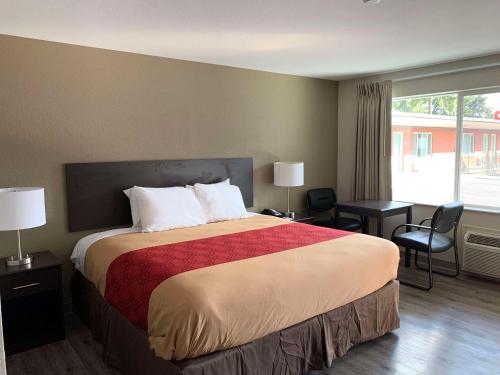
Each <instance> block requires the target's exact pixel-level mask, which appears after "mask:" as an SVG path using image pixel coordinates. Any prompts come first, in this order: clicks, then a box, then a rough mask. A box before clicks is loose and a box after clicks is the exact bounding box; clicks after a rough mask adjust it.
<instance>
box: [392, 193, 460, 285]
mask: <svg viewBox="0 0 500 375" xmlns="http://www.w3.org/2000/svg"><path fill="white" fill-rule="evenodd" d="M463 210H464V205H463V203H462V202H452V203H448V204H445V205H443V206H440V207H438V209H437V210H436V212H435V213H434V215H433V216H432V217H429V218H427V219H424V220H422V221H421V222H420V223H419V224H418V225H416V224H402V225H399V226H397V227H396V228H394V230H393V231H392V235H391V240H392V242H394V243H395V244H396V245H398V246H402V247H406V248H409V249H414V250H415V266H416V267H417V268H418V269H420V270H424V271H427V272H428V273H429V285H428V286H427V287H423V286H419V285H415V284H411V283H406V282H402V281H401V280H400V282H401V284H405V285H409V286H413V287H415V288H418V289H422V290H430V289H431V288H432V283H433V279H432V273H433V272H434V273H438V274H440V275H444V276H449V277H457V276H458V274H459V273H460V264H459V263H458V251H457V229H458V223H459V221H460V217H461V216H462V212H463ZM428 220H430V221H431V223H430V226H424V225H423V224H424V223H425V222H426V221H428ZM403 227H405V228H411V229H416V230H415V231H414V230H412V231H411V232H405V233H401V234H396V231H397V230H398V229H399V228H403ZM452 229H453V237H450V236H448V235H447V234H446V233H448V232H450V231H451V230H452ZM452 247H453V249H454V251H455V272H454V273H452V274H449V273H444V272H438V271H433V270H432V253H442V252H444V251H447V250H449V249H450V248H452ZM419 251H422V252H425V253H427V264H428V267H427V268H424V267H421V266H420V265H419V264H418V252H419Z"/></svg>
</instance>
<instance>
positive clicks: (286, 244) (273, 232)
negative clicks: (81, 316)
mask: <svg viewBox="0 0 500 375" xmlns="http://www.w3.org/2000/svg"><path fill="white" fill-rule="evenodd" d="M349 234H351V233H350V232H345V231H340V230H335V229H329V228H323V227H316V226H312V225H306V224H300V223H296V224H284V225H279V226H275V227H271V228H265V229H256V230H250V231H246V232H238V233H234V234H226V235H221V236H216V237H209V238H202V239H199V240H193V241H185V242H178V243H173V244H167V245H160V246H153V247H148V248H144V249H139V250H133V251H130V252H128V253H125V254H122V255H120V256H119V257H118V258H116V259H115V260H114V261H113V262H112V263H111V265H110V266H109V268H108V272H107V275H106V291H105V299H106V300H107V301H108V302H109V303H110V304H112V305H113V306H114V307H116V308H117V309H118V310H119V311H120V312H121V313H122V314H123V315H125V317H127V319H129V320H130V321H131V322H132V323H134V324H135V325H137V326H139V327H141V328H142V329H144V330H147V327H148V308H149V298H150V296H151V293H152V292H153V290H154V289H155V288H156V287H157V286H158V285H159V284H160V283H162V282H163V281H165V280H166V279H168V278H170V277H172V276H175V275H178V274H180V273H183V272H187V271H191V270H194V269H198V268H203V267H209V266H213V265H216V264H221V263H227V262H233V261H237V260H242V259H248V258H253V257H257V256H261V255H266V254H272V253H276V252H280V251H285V250H290V249H295V248H299V247H303V246H307V245H312V244H315V243H318V242H323V241H328V240H332V239H335V238H339V237H344V236H347V235H349Z"/></svg>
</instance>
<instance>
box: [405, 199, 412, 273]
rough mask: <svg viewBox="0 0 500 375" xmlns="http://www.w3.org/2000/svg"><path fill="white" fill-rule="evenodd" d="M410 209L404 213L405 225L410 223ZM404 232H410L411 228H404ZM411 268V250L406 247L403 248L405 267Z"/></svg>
mask: <svg viewBox="0 0 500 375" xmlns="http://www.w3.org/2000/svg"><path fill="white" fill-rule="evenodd" d="M412 220H413V219H412V208H411V207H408V210H407V211H406V223H407V224H411V223H412ZM406 231H407V232H410V231H411V228H408V227H406ZM410 266H411V249H410V248H408V247H406V248H405V267H410Z"/></svg>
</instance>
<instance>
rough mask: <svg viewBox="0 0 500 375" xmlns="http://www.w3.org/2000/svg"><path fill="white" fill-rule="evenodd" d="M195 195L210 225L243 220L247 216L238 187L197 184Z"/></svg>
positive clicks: (225, 184) (220, 184)
mask: <svg viewBox="0 0 500 375" xmlns="http://www.w3.org/2000/svg"><path fill="white" fill-rule="evenodd" d="M194 193H195V194H196V198H198V200H199V201H200V203H201V206H202V207H203V211H204V212H205V217H206V219H207V222H208V223H213V222H215V221H224V220H233V219H241V218H242V217H245V216H246V213H247V211H246V208H245V203H243V197H242V196H241V191H240V189H239V188H238V186H234V185H229V184H227V183H224V182H221V183H218V184H209V185H205V184H195V185H194Z"/></svg>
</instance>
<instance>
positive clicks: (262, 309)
mask: <svg viewBox="0 0 500 375" xmlns="http://www.w3.org/2000/svg"><path fill="white" fill-rule="evenodd" d="M284 224H286V225H297V224H295V223H292V222H289V221H286V220H283V219H278V218H273V217H269V216H261V215H258V216H254V217H250V218H246V219H241V220H233V221H226V222H220V223H212V224H207V225H202V226H198V227H193V228H185V229H177V230H171V231H164V232H156V233H132V234H123V235H118V236H114V237H108V238H105V239H101V240H99V241H97V242H96V243H94V244H93V245H92V246H91V247H90V248H89V249H88V250H87V253H86V257H85V271H86V272H85V274H86V277H87V278H88V279H89V280H90V281H91V282H92V283H93V284H94V285H95V286H96V287H97V288H98V289H99V291H100V292H101V294H102V295H103V296H104V295H105V290H106V277H107V273H108V268H109V267H110V265H111V264H112V262H113V261H114V260H116V259H117V258H118V257H119V256H120V255H122V254H125V253H127V252H130V251H133V250H137V249H143V248H148V247H150V246H155V245H163V244H172V243H179V242H183V241H188V240H194V239H202V238H208V237H213V236H220V235H224V234H231V233H238V232H243V231H248V230H253V229H263V228H269V227H273V226H278V225H284ZM398 262H399V250H398V248H397V247H396V245H394V244H393V243H392V242H390V241H387V240H384V239H380V238H377V237H371V236H367V235H363V234H358V233H355V234H351V235H347V236H344V237H341V238H336V239H332V240H328V241H323V242H319V243H316V244H313V245H308V246H303V247H298V248H293V249H290V250H285V251H280V252H275V253H273V254H268V255H263V256H257V257H252V258H249V259H243V260H237V261H233V262H228V263H222V264H217V265H213V266H209V267H205V268H199V269H194V270H191V271H188V272H183V273H180V274H177V275H175V276H173V277H170V278H168V279H166V280H165V281H163V282H161V283H160V284H159V285H158V286H157V287H156V288H155V289H154V290H153V292H152V293H151V296H150V298H149V309H148V315H147V320H148V326H147V330H148V334H149V336H150V345H151V348H152V349H153V350H154V351H155V353H156V355H158V356H160V357H163V358H165V359H172V358H174V359H178V360H180V359H184V358H192V357H197V356H200V355H202V354H206V353H210V352H214V351H218V350H223V349H227V348H231V347H234V346H237V345H241V344H244V343H247V342H250V341H252V340H255V339H257V338H260V337H263V336H265V335H267V334H269V333H271V332H275V331H278V330H280V329H283V328H286V327H289V326H292V325H294V324H297V323H299V322H302V321H304V320H307V319H309V318H311V317H313V316H316V315H319V314H322V313H325V312H327V311H330V310H332V309H335V308H337V307H339V306H342V305H345V304H347V303H349V302H352V301H354V300H356V299H359V298H361V297H364V296H366V295H368V294H370V293H372V292H374V291H375V290H377V289H380V288H381V287H383V286H384V285H385V284H386V283H388V282H389V281H391V280H393V279H395V278H396V275H397V267H398ZM125 281H126V280H124V282H125ZM128 282H130V280H128Z"/></svg>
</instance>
